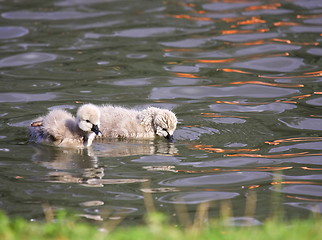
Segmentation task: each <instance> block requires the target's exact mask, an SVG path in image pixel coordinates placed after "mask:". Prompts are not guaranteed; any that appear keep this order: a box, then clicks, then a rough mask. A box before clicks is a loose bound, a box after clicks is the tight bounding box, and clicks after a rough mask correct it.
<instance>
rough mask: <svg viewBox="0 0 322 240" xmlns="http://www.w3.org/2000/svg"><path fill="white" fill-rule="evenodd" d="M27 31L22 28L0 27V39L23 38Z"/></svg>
mask: <svg viewBox="0 0 322 240" xmlns="http://www.w3.org/2000/svg"><path fill="white" fill-rule="evenodd" d="M28 33H29V30H28V29H27V28H24V27H9V26H7V27H0V39H10V38H17V37H22V36H25V35H26V34H28Z"/></svg>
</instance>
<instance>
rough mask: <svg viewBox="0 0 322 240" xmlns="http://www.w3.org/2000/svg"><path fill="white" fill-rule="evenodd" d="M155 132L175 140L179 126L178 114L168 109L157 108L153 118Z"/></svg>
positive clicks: (170, 140)
mask: <svg viewBox="0 0 322 240" xmlns="http://www.w3.org/2000/svg"><path fill="white" fill-rule="evenodd" d="M153 125H154V130H155V133H156V134H157V135H159V136H161V137H165V138H166V139H167V140H168V141H169V142H173V133H174V130H175V129H176V127H177V117H176V115H175V114H174V113H173V112H171V111H169V110H166V109H157V111H156V112H155V116H154V120H153Z"/></svg>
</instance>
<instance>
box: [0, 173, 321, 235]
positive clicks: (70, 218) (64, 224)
mask: <svg viewBox="0 0 322 240" xmlns="http://www.w3.org/2000/svg"><path fill="white" fill-rule="evenodd" d="M277 180H280V179H277ZM142 187H143V188H142V189H141V190H142V192H143V195H144V204H145V207H146V210H147V214H146V216H145V221H144V223H143V224H141V225H131V226H126V225H123V224H120V223H121V222H122V221H123V220H124V219H125V218H126V217H127V216H114V215H113V213H112V212H110V213H108V212H107V213H106V216H105V217H104V218H101V219H100V221H98V222H96V224H91V223H90V222H88V221H84V219H86V218H87V219H88V218H89V217H88V216H85V215H78V217H77V216H76V215H75V214H73V213H68V212H67V211H55V210H54V208H52V207H51V206H50V205H48V204H44V205H43V206H42V207H43V213H44V221H36V222H32V221H28V220H26V219H23V218H21V217H9V216H7V215H6V214H5V213H4V212H1V211H0V239H1V240H20V239H24V240H38V239H39V240H41V239H46V240H51V239H53V240H74V239H75V240H82V239H84V240H88V239H95V240H105V239H108V240H123V239H124V240H131V239H133V240H134V239H135V240H137V239H140V240H145V239H148V240H151V239H153V240H163V239H164V240H172V239H173V240H181V239H182V240H200V239H202V240H207V239H212V240H213V239H219V240H233V239H238V240H249V239H261V240H266V239H267V240H271V239H274V240H279V239H280V240H285V239H292V240H297V239H298V240H303V239H310V240H315V239H321V238H322V237H321V236H322V218H321V215H320V213H319V211H314V209H312V212H313V214H312V215H311V216H310V217H308V218H305V219H291V220H285V218H284V217H283V216H284V211H283V208H282V206H281V202H282V201H281V195H280V194H278V193H277V194H275V195H273V197H272V199H271V202H272V214H271V216H270V217H268V218H267V219H266V220H265V221H263V222H259V221H257V220H256V219H255V218H254V215H255V211H256V205H257V204H256V203H257V197H256V193H255V192H254V191H249V192H248V194H247V195H246V196H247V198H246V204H245V212H244V217H234V214H233V212H232V205H231V202H230V201H229V200H222V201H217V202H204V203H201V204H199V205H198V206H197V209H196V212H195V215H194V217H193V218H191V214H189V211H188V208H187V205H185V204H176V205H174V206H175V214H174V216H176V220H175V221H176V222H174V221H173V220H171V219H170V216H167V215H165V214H163V213H160V212H158V211H157V210H156V207H155V205H154V201H153V198H152V194H151V192H152V191H151V189H150V184H149V183H148V182H144V183H143V186H142ZM214 206H217V207H218V208H219V216H218V217H215V218H214V217H209V210H210V208H212V207H214Z"/></svg>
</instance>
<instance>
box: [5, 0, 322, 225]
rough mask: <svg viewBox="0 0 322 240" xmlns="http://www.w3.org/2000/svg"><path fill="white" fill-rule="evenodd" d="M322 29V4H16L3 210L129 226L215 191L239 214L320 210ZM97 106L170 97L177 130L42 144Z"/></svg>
mask: <svg viewBox="0 0 322 240" xmlns="http://www.w3.org/2000/svg"><path fill="white" fill-rule="evenodd" d="M321 33H322V2H321V1H320V0H288V1H286V0H284V1H268V0H262V1H251V0H245V1H237V0H236V1H234V0H233V1H231V0H226V1H225V0H223V1H216V0H202V1H194V0H187V1H180V0H178V1H168V0H166V1H159V0H155V1H151V0H137V1H129V0H117V1H116V0H93V1H87V0H61V1H60V0H55V1H52V0H48V1H38V0H32V1H28V2H27V1H20V0H18V1H4V2H2V4H1V21H0V42H1V45H0V52H1V55H0V103H1V107H0V116H1V119H0V120H1V121H0V179H1V181H0V208H1V209H2V210H3V211H5V212H6V213H7V214H8V215H10V216H22V217H24V218H27V219H30V220H31V221H38V220H42V219H44V212H46V209H48V208H49V209H52V210H53V211H56V210H59V209H66V210H68V211H73V212H75V213H76V214H80V215H82V216H84V217H85V218H89V219H94V222H95V221H97V222H100V221H103V220H104V221H105V220H110V221H114V220H115V221H118V220H119V219H120V218H125V219H124V220H123V221H124V222H126V223H127V224H135V223H138V222H140V221H141V220H142V216H143V215H144V214H145V213H146V212H147V211H150V210H151V209H153V208H156V209H157V210H159V211H161V212H165V213H167V214H169V215H171V216H174V217H176V212H177V211H178V209H179V212H180V209H182V206H185V207H186V208H187V209H188V211H189V212H190V215H191V217H193V214H194V213H195V211H196V209H197V208H198V206H199V205H200V204H201V203H207V202H209V203H210V204H211V207H210V209H209V215H210V216H212V217H216V216H219V215H220V210H221V207H220V206H221V204H222V203H223V202H224V203H225V204H226V205H227V204H228V205H229V206H230V208H231V211H232V214H233V216H234V218H233V219H232V221H233V224H243V221H244V220H245V219H246V220H247V224H249V225H256V224H260V223H261V222H262V221H264V220H265V219H266V218H268V217H270V216H272V214H276V213H277V214H280V215H283V216H285V217H287V218H295V217H304V218H305V217H307V216H309V215H310V214H312V213H313V212H315V213H321V212H322V87H321V86H322V70H321V67H322V60H321V56H322V47H321V44H322V34H321ZM87 102H91V103H94V104H107V103H108V104H114V105H122V106H125V107H129V108H137V109H142V108H145V107H147V106H157V107H162V108H167V109H171V110H173V111H174V112H175V113H176V115H177V117H178V119H179V124H178V128H177V130H176V132H175V140H176V141H175V142H174V143H173V144H169V143H167V142H166V141H164V140H163V139H156V140H155V141H113V140H111V141H109V140H106V141H99V142H95V143H94V144H93V147H92V148H90V149H84V150H83V151H81V150H71V149H58V148H55V147H51V146H42V145H35V144H32V143H29V142H28V132H27V126H28V125H29V124H30V122H31V121H32V119H34V118H35V117H37V116H39V115H42V114H45V113H47V112H48V111H49V110H51V109H54V108H66V109H68V110H69V111H71V112H72V113H73V114H74V113H75V112H76V109H77V108H78V106H80V105H81V104H82V103H87ZM148 199H150V201H148ZM178 206H181V208H180V207H179V208H178ZM234 222H235V223H234Z"/></svg>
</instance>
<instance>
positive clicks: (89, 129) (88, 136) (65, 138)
mask: <svg viewBox="0 0 322 240" xmlns="http://www.w3.org/2000/svg"><path fill="white" fill-rule="evenodd" d="M99 124H100V111H99V109H98V107H97V106H95V105H93V104H85V105H83V106H81V107H80V108H79V109H78V111H77V117H76V118H75V117H74V116H73V115H72V114H70V113H69V112H66V111H65V110H62V109H54V110H52V111H50V112H49V113H48V114H47V115H46V116H42V117H39V118H37V119H35V120H34V121H33V122H32V123H31V126H30V127H29V135H30V140H31V141H33V142H36V143H42V142H44V143H49V144H54V145H56V146H59V147H72V148H82V147H89V146H90V145H91V144H92V142H93V139H94V138H95V135H100V134H101V132H100V130H99Z"/></svg>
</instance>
